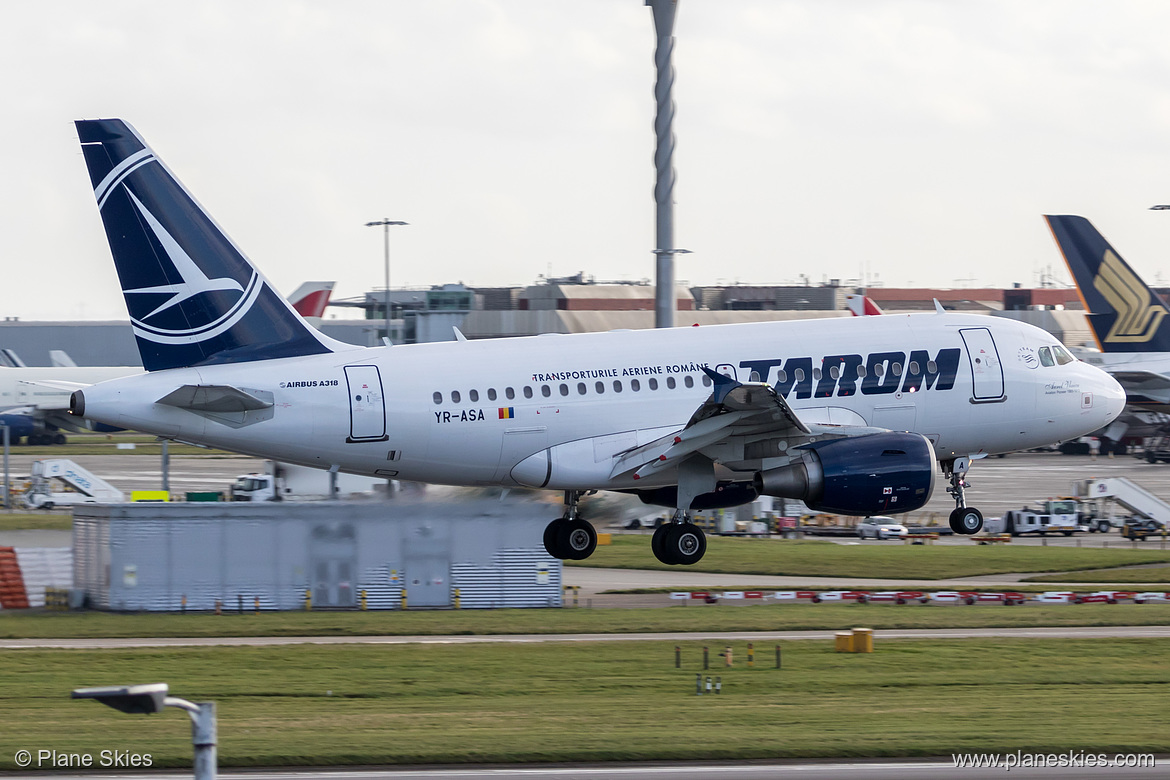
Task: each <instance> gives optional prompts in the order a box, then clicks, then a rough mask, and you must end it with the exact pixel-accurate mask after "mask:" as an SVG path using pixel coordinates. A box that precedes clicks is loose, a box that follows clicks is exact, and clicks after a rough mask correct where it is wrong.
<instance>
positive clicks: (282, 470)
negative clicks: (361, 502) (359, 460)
mask: <svg viewBox="0 0 1170 780" xmlns="http://www.w3.org/2000/svg"><path fill="white" fill-rule="evenodd" d="M392 484H393V483H391V482H389V481H388V480H385V479H375V478H373V477H362V476H358V475H356V474H331V473H330V472H328V471H325V470H323V469H313V468H308V467H306V466H296V465H292V464H289V463H277V462H276V461H271V460H270V461H268V463H267V467H266V469H265V473H263V474H260V473H254V474H241V475H240V476H239V477H237V478H236V481H235V482H234V483H232V486H231V489H230V500H232V501H312V500H318V499H325V498H330V497H336V498H352V497H355V496H358V495H365V496H371V495H373V494H374V493H375V492H376V491H378V490H383V491H384V490H387V489H388V488H387V485H392ZM334 490H336V496H334V495H333V493H334Z"/></svg>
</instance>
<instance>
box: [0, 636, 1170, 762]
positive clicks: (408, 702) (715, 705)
mask: <svg viewBox="0 0 1170 780" xmlns="http://www.w3.org/2000/svg"><path fill="white" fill-rule="evenodd" d="M875 644H876V651H875V652H874V653H873V654H869V655H846V654H838V653H835V652H833V651H832V647H831V644H830V642H828V641H827V640H826V641H822V642H789V643H786V644H784V646H783V653H784V655H783V663H784V668H783V669H782V670H776V669H775V668H774V661H773V659H774V653H773V647H772V646H771V645H768V646H765V647H758V648H757V650H758V651H759V656H758V658H757V666H756V668H754V669H747V668H745V665H744V659H745V655H746V649H747V648H746V645H744V644H743V643H737V644H735V645H733V648H734V652H735V656H736V659H737V664H736V666H735V668H733V669H724V668H714V665H713V668H712V669H711V670H710V671H709V672H707V673H708V674H710V675H712V676H715V675H718V676H719V677H721V678H722V685H723V692H722V693H721V694H720V695H719V696H714V695H712V696H702V697H698V696H695V695H694V691H695V684H694V683H695V674H696V672H698V671H699V664H700V658H701V647H700V646H699V645H698V644H694V643H687V644H684V645H683V646H682V647H683V659H684V664H683V668H682V669H675V668H674V643H673V642H646V643H605V642H601V643H591V644H576V643H549V644H539V645H463V646H453V645H398V646H392V647H385V646H355V645H339V646H331V647H315V646H305V645H302V646H294V647H273V648H232V647H217V648H167V649H164V650H158V649H142V650H107V651H74V650H59V651H39V650H23V651H11V652H5V653H3V654H0V699H2V701H3V705H4V723H5V726H4V728H3V729H0V768H3V769H11V768H13V764H12V756H13V755H14V753H15V751H16V750H17V749H22V748H23V749H30V750H33V751H36V750H38V749H55V750H58V751H63V752H77V753H92V754H95V755H96V754H98V753H99V751H101V750H102V749H121V750H129V751H132V752H137V753H149V754H150V755H151V757H152V762H153V765H154V766H155V767H159V766H186V765H189V762H190V755H191V744H190V727H189V725H188V720H187V718H186V716H185V715H182V714H180V713H179V712H178V711H174V710H168V711H167V712H166V713H165V714H163V715H158V716H141V715H135V716H132V715H124V714H122V713H118V712H115V711H114V710H111V709H108V708H106V707H103V706H101V705H99V704H97V703H96V702H90V701H72V700H70V699H69V698H68V692H69V690H70V689H72V688H75V687H80V686H88V685H101V684H115V683H135V682H160V681H166V682H168V683H170V686H171V691H172V692H173V693H174V694H175V695H178V696H183V697H185V698H189V699H192V700H195V701H206V700H211V701H215V702H216V703H217V707H218V717H219V758H220V764H221V765H222V766H258V765H308V766H323V765H338V764H342V765H344V764H350V765H353V764H404V763H434V762H442V763H460V762H476V763H486V762H502V763H507V762H551V761H616V760H623V761H643V760H656V759H657V760H696V759H730V758H734V759H740V760H742V759H752V758H776V757H786V758H799V757H829V756H843V757H849V756H916V755H917V756H932V755H947V754H950V753H952V752H971V751H989V752H1009V751H1015V750H1017V749H1020V748H1022V749H1024V750H1027V751H1041V752H1060V751H1064V750H1070V749H1071V750H1076V751H1080V750H1086V751H1091V752H1129V751H1134V752H1166V751H1167V750H1170V736H1167V734H1166V732H1165V729H1160V728H1158V727H1157V725H1158V724H1161V723H1164V722H1165V713H1166V698H1165V691H1166V689H1167V685H1170V647H1168V646H1167V644H1166V643H1165V642H1164V641H1160V640H1141V639H1100V640H1060V641H1056V640H990V639H989V640H966V641H893V640H883V639H882V638H881V636H880V635H879V636H878V637H877V640H876V643H875ZM722 645H723V643H716V642H711V643H710V646H711V659H712V661H713V662H714V663H718V662H720V659H719V658H718V657H717V655H716V654H717V652H718V651H719V650H721V649H722ZM1086 713H1092V715H1091V716H1086ZM1135 724H1145V725H1144V726H1141V725H1135Z"/></svg>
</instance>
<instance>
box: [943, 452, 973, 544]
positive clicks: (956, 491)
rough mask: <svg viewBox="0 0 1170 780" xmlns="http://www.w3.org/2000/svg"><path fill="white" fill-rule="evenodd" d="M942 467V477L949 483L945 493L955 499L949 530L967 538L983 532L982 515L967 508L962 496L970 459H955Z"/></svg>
mask: <svg viewBox="0 0 1170 780" xmlns="http://www.w3.org/2000/svg"><path fill="white" fill-rule="evenodd" d="M942 466H943V475H944V476H945V477H946V478H947V479H949V480H950V482H951V484H950V486H949V487H948V488H947V492H948V493H950V494H951V495H952V496H953V497H954V499H955V509H954V511H953V512H951V517H950V524H951V530H952V531H954V532H955V533H957V534H965V535H967V536H970V535H971V534H977V533H979V532H980V531H981V530H983V513H982V512H980V511H979V510H978V509H976V508H975V507H973V506H967V500H966V498H965V497H964V496H963V488H965V487H968V484H967V480H966V479H965V477H966V476H967V470H968V469H970V468H971V459H970V458H955V459H954V460H949V461H943V464H942Z"/></svg>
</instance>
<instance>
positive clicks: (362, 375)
mask: <svg viewBox="0 0 1170 780" xmlns="http://www.w3.org/2000/svg"><path fill="white" fill-rule="evenodd" d="M345 383H346V385H347V386H348V389H349V436H347V437H346V439H345V440H346V441H347V442H351V443H353V442H368V441H386V440H387V439H389V438H390V437H389V436H387V435H386V399H385V396H384V395H383V393H382V375H381V374H380V373H378V367H377V366H346V367H345Z"/></svg>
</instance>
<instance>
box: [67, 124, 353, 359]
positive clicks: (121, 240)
mask: <svg viewBox="0 0 1170 780" xmlns="http://www.w3.org/2000/svg"><path fill="white" fill-rule="evenodd" d="M76 124H77V135H78V137H79V138H80V139H81V150H82V152H83V153H84V155H85V164H86V166H87V167H88V168H89V178H90V181H91V182H92V184H93V188H94V195H95V196H96V197H97V202H98V210H99V211H100V212H101V216H102V222H103V223H104V224H105V228H106V238H107V239H108V240H109V242H110V251H111V252H112V253H113V255H114V265H115V266H117V269H118V278H119V280H120V281H121V283H122V294H123V296H125V298H126V308H127V309H128V310H129V312H130V323H131V325H132V326H133V329H134V336H135V338H136V339H137V341H138V351H139V352H140V353H141V355H142V365H143V366H145V367H146V370H147V371H157V370H160V369H166V368H178V367H181V366H196V365H204V364H209V363H235V362H243V361H248V360H267V359H269V358H281V357H293V356H297V355H312V354H319V353H323V352H331V351H334V350H335V349H337V348H340V347H343V346H345V345H341V344H338V343H337V342H334V341H333V340H332V339H328V338H326V337H325V336H323V335H322V334H320V333H319V332H318V331H316V330H315V329H313V328H312V327H310V326H309V325H308V324H307V323H306V322H305V321H304V320H303V319H301V317H300V315H298V314H297V313H296V312H295V311H294V310H293V308H292V307H291V306H290V305H289V304H288V303H287V302H286V301H285V300H284V299H283V298H282V297H281V296H280V295H278V294H277V292H276V291H275V290H274V289H273V287H272V285H271V284H269V282H268V280H267V279H265V278H264V277H263V276H262V275H261V274H260V272H259V271H257V270H256V268H255V267H254V266H253V265H252V263H251V262H249V261H248V259H247V258H246V257H245V256H244V254H243V253H242V252H241V251H240V250H239V249H238V248H236V245H235V244H234V243H232V241H231V239H230V238H228V237H227V236H226V235H225V234H224V232H223V231H222V230H220V228H219V226H218V225H216V224H215V221H214V220H212V219H211V217H210V216H208V215H207V213H206V212H204V210H203V208H202V207H201V206H200V205H199V203H198V202H197V201H196V200H195V199H194V198H193V197H191V195H190V194H189V193H188V192H187V190H186V189H185V188H184V187H183V185H182V184H181V183H180V182H179V180H178V179H177V178H175V176H174V175H173V174H171V172H170V170H169V169H167V167H166V166H165V165H163V163H162V161H161V160H160V159H159V158H158V157H156V156H155V154H154V152H153V151H151V149H150V147H148V146H147V145H146V142H145V141H143V140H142V138H141V136H139V135H138V133H137V132H135V131H134V128H132V127H131V126H130V125H129V124H127V123H126V122H123V121H122V120H120V119H98V120H92V121H80V122H77V123H76Z"/></svg>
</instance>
